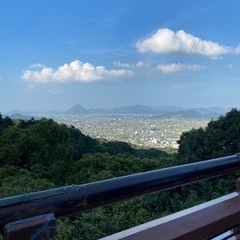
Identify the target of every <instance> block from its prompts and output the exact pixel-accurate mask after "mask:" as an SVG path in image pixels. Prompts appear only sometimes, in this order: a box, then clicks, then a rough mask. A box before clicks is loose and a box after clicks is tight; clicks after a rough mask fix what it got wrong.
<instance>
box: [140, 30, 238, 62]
mask: <svg viewBox="0 0 240 240" xmlns="http://www.w3.org/2000/svg"><path fill="white" fill-rule="evenodd" d="M136 47H137V49H138V51H139V52H141V53H145V52H153V53H159V54H166V53H178V54H196V55H204V56H208V57H212V58H218V57H219V56H220V55H223V54H227V53H233V54H239V53H240V48H239V47H238V48H231V47H227V46H223V45H220V44H219V43H217V42H212V41H207V40H202V39H200V38H198V37H195V36H193V35H191V34H188V33H186V32H184V31H183V30H180V31H177V32H173V31H172V30H170V29H168V28H163V29H159V30H158V31H157V32H156V33H154V34H153V35H152V36H151V37H149V38H147V39H145V40H144V41H141V42H138V43H137V44H136Z"/></svg>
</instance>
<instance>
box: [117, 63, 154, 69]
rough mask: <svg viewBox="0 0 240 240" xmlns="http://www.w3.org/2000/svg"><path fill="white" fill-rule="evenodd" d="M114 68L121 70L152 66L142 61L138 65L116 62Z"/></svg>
mask: <svg viewBox="0 0 240 240" xmlns="http://www.w3.org/2000/svg"><path fill="white" fill-rule="evenodd" d="M114 66H115V67H121V68H145V67H149V66H150V64H149V63H145V62H142V61H139V62H138V63H136V64H130V63H122V62H120V61H115V62H114Z"/></svg>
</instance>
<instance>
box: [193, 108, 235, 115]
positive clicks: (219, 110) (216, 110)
mask: <svg viewBox="0 0 240 240" xmlns="http://www.w3.org/2000/svg"><path fill="white" fill-rule="evenodd" d="M189 110H194V111H196V112H199V113H203V114H207V113H219V114H225V113H227V112H228V111H230V109H223V108H219V107H208V108H190V109H189Z"/></svg>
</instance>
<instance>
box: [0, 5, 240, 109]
mask: <svg viewBox="0 0 240 240" xmlns="http://www.w3.org/2000/svg"><path fill="white" fill-rule="evenodd" d="M239 9H240V3H239V2H238V1H237V0H230V1H228V2H223V1H221V2H219V1H216V0H213V1H211V2H209V1H207V0H203V1H201V2H193V1H190V0H186V1H184V3H183V2H182V1H180V0H176V1H174V2H170V1H166V0H160V1H157V0H148V1H146V0H140V1H139V0H138V1H137V0H132V1H127V0H122V1H117V0H100V1H92V0H91V1H90V0H88V1H87V0H82V1H77V0H70V1H65V0H61V1H55V0H49V1H47V2H44V3H43V2H42V1H41V2H40V1H35V2H29V1H26V0H23V1H21V2H19V1H17V0H15V1H11V3H10V2H7V1H2V2H1V8H0V56H1V59H2V61H1V64H0V96H1V97H0V99H1V104H0V111H3V112H8V111H11V110H14V109H20V110H23V111H33V110H36V111H48V110H59V111H62V110H65V109H68V108H70V107H72V106H73V105H76V104H81V105H83V106H84V107H86V108H112V107H121V106H131V105H136V104H137V105H148V106H164V105H176V106H181V107H222V108H231V107H237V108H238V107H239V106H240V95H239V93H238V88H239V87H240V76H239V75H240V74H239V68H238V65H239V54H240V45H239V44H240V37H239V31H238V28H237V23H238V21H239V19H240V17H239V14H238V12H239Z"/></svg>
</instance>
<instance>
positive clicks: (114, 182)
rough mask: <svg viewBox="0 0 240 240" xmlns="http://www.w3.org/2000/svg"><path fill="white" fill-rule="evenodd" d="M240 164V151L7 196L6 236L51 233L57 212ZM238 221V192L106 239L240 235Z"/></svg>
mask: <svg viewBox="0 0 240 240" xmlns="http://www.w3.org/2000/svg"><path fill="white" fill-rule="evenodd" d="M237 170H240V155H239V154H236V155H232V156H228V157H223V158H217V159H211V160H205V161H201V162H196V163H191V164H186V165H180V166H175V167H170V168H165V169H159V170H154V171H149V172H144V173H139V174H133V175H128V176H123V177H119V178H113V179H108V180H104V181H99V182H93V183H87V184H83V185H74V186H68V187H61V188H55V189H50V190H45V191H41V192H32V193H29V194H24V195H19V196H14V197H8V198H4V199H1V200H0V231H1V232H2V233H3V237H4V240H13V239H19V240H21V239H23V240H28V239H29V240H30V239H31V240H40V239H41V240H42V239H50V238H53V237H54V236H55V233H56V221H55V218H58V217H62V216H65V215H68V214H71V213H76V212H82V211H85V210H89V209H93V208H96V207H100V206H104V205H107V204H111V203H114V202H118V201H121V200H125V199H130V198H133V197H136V196H141V195H145V194H148V193H153V192H157V191H162V190H166V189H170V188H174V187H178V186H182V185H185V184H189V183H193V182H196V181H200V180H203V179H209V178H213V177H217V176H221V175H225V174H229V173H233V172H236V171H237ZM238 185H240V184H238ZM238 185H237V191H238V190H239V189H240V187H239V186H238ZM238 226H240V195H238V193H237V192H235V193H232V194H229V195H226V196H224V197H222V198H219V199H215V200H213V201H210V202H207V203H204V204H201V205H198V206H195V207H193V208H190V209H187V210H184V211H181V212H178V213H175V214H173V215H169V216H167V217H164V218H160V219H158V220H155V221H153V222H149V223H146V224H143V225H140V226H137V227H135V228H132V229H129V230H126V231H123V232H121V233H117V234H115V235H112V236H109V237H105V238H103V239H109V240H110V239H114V240H117V239H125V240H135V239H136V240H142V239H143V240H144V239H146V240H149V239H150V240H154V239H160V240H170V239H178V240H181V239H184V240H188V239H189V240H190V239H191V240H197V239H199V240H200V239H213V238H214V237H216V236H219V237H221V236H223V235H221V234H222V233H225V232H226V234H225V235H227V234H228V236H227V237H225V235H224V237H223V238H220V239H231V237H232V236H234V237H235V238H234V239H238ZM232 229H234V230H233V231H229V230H232ZM220 235H221V236H220ZM239 239H240V237H239Z"/></svg>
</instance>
